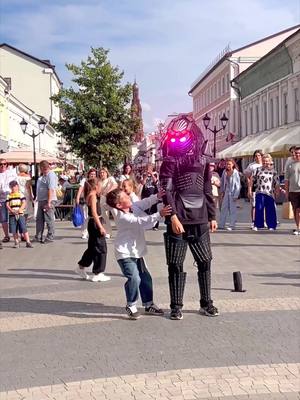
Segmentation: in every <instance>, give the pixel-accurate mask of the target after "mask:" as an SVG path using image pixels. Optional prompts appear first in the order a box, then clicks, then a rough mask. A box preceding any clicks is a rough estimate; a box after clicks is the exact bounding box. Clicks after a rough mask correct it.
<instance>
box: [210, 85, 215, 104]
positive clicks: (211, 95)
mask: <svg viewBox="0 0 300 400" xmlns="http://www.w3.org/2000/svg"><path fill="white" fill-rule="evenodd" d="M209 91H210V102H211V103H212V102H213V100H214V99H213V87H212V86H211V87H210V89H209Z"/></svg>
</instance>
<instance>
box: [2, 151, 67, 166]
mask: <svg viewBox="0 0 300 400" xmlns="http://www.w3.org/2000/svg"><path fill="white" fill-rule="evenodd" d="M0 158H4V159H5V160H7V162H8V163H12V164H18V163H25V164H32V163H33V153H32V151H27V150H15V151H8V152H7V153H1V154H0ZM42 160H47V161H49V162H53V163H60V161H59V160H58V159H57V158H56V157H52V156H47V155H45V154H41V153H39V152H36V162H37V163H39V162H41V161H42Z"/></svg>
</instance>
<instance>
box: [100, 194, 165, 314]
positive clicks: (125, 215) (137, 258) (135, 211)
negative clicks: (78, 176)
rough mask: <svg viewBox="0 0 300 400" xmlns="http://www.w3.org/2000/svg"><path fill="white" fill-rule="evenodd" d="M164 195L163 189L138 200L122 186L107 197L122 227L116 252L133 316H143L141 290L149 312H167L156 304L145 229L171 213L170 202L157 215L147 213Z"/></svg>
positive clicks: (147, 312)
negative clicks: (141, 311)
mask: <svg viewBox="0 0 300 400" xmlns="http://www.w3.org/2000/svg"><path fill="white" fill-rule="evenodd" d="M162 195H163V192H161V193H159V194H157V195H152V196H150V197H148V198H146V199H143V200H139V201H137V202H135V203H133V202H132V200H131V198H130V197H129V195H128V194H126V193H125V192H124V191H123V190H121V189H115V190H112V191H111V192H109V193H108V194H107V196H106V202H107V204H108V205H109V206H110V207H112V209H113V210H112V212H113V214H114V217H115V222H116V225H117V229H118V231H117V235H116V238H115V241H114V246H115V255H116V259H117V261H118V264H119V266H120V268H121V270H122V273H123V275H124V276H125V277H126V278H127V282H126V283H125V293H126V299H127V305H126V308H125V309H126V312H127V314H128V316H129V318H130V319H138V318H139V316H140V314H139V312H138V309H137V306H136V305H137V301H138V296H139V292H140V295H141V298H142V302H143V306H144V307H145V313H146V314H152V315H163V310H161V309H160V308H159V307H158V306H157V305H156V304H154V303H153V287H152V277H151V275H150V272H149V271H148V269H147V267H146V263H145V261H144V256H145V254H146V241H145V235H144V230H145V229H151V228H152V227H153V224H154V223H155V222H157V221H159V220H161V219H162V217H165V216H166V215H171V207H170V206H169V205H168V206H165V207H164V208H162V209H161V210H160V211H159V212H156V213H154V214H150V215H147V214H146V213H145V212H144V210H147V209H149V208H150V207H151V206H152V205H153V204H156V203H158V201H159V199H160V198H161V197H162Z"/></svg>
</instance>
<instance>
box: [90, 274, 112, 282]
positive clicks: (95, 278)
mask: <svg viewBox="0 0 300 400" xmlns="http://www.w3.org/2000/svg"><path fill="white" fill-rule="evenodd" d="M110 280H111V277H110V276H107V275H104V273H103V272H100V274H97V275H94V276H93V277H92V279H91V281H92V282H107V281H110Z"/></svg>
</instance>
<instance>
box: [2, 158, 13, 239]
mask: <svg viewBox="0 0 300 400" xmlns="http://www.w3.org/2000/svg"><path fill="white" fill-rule="evenodd" d="M7 167H8V163H7V161H6V160H5V159H4V158H0V222H1V224H2V228H3V232H4V239H3V240H2V241H3V242H4V243H5V242H9V241H10V237H9V233H8V212H7V208H6V199H7V195H8V194H9V193H10V188H9V184H10V182H12V181H14V180H16V179H17V174H16V172H15V170H13V169H8V168H7ZM1 247H2V244H1Z"/></svg>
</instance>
